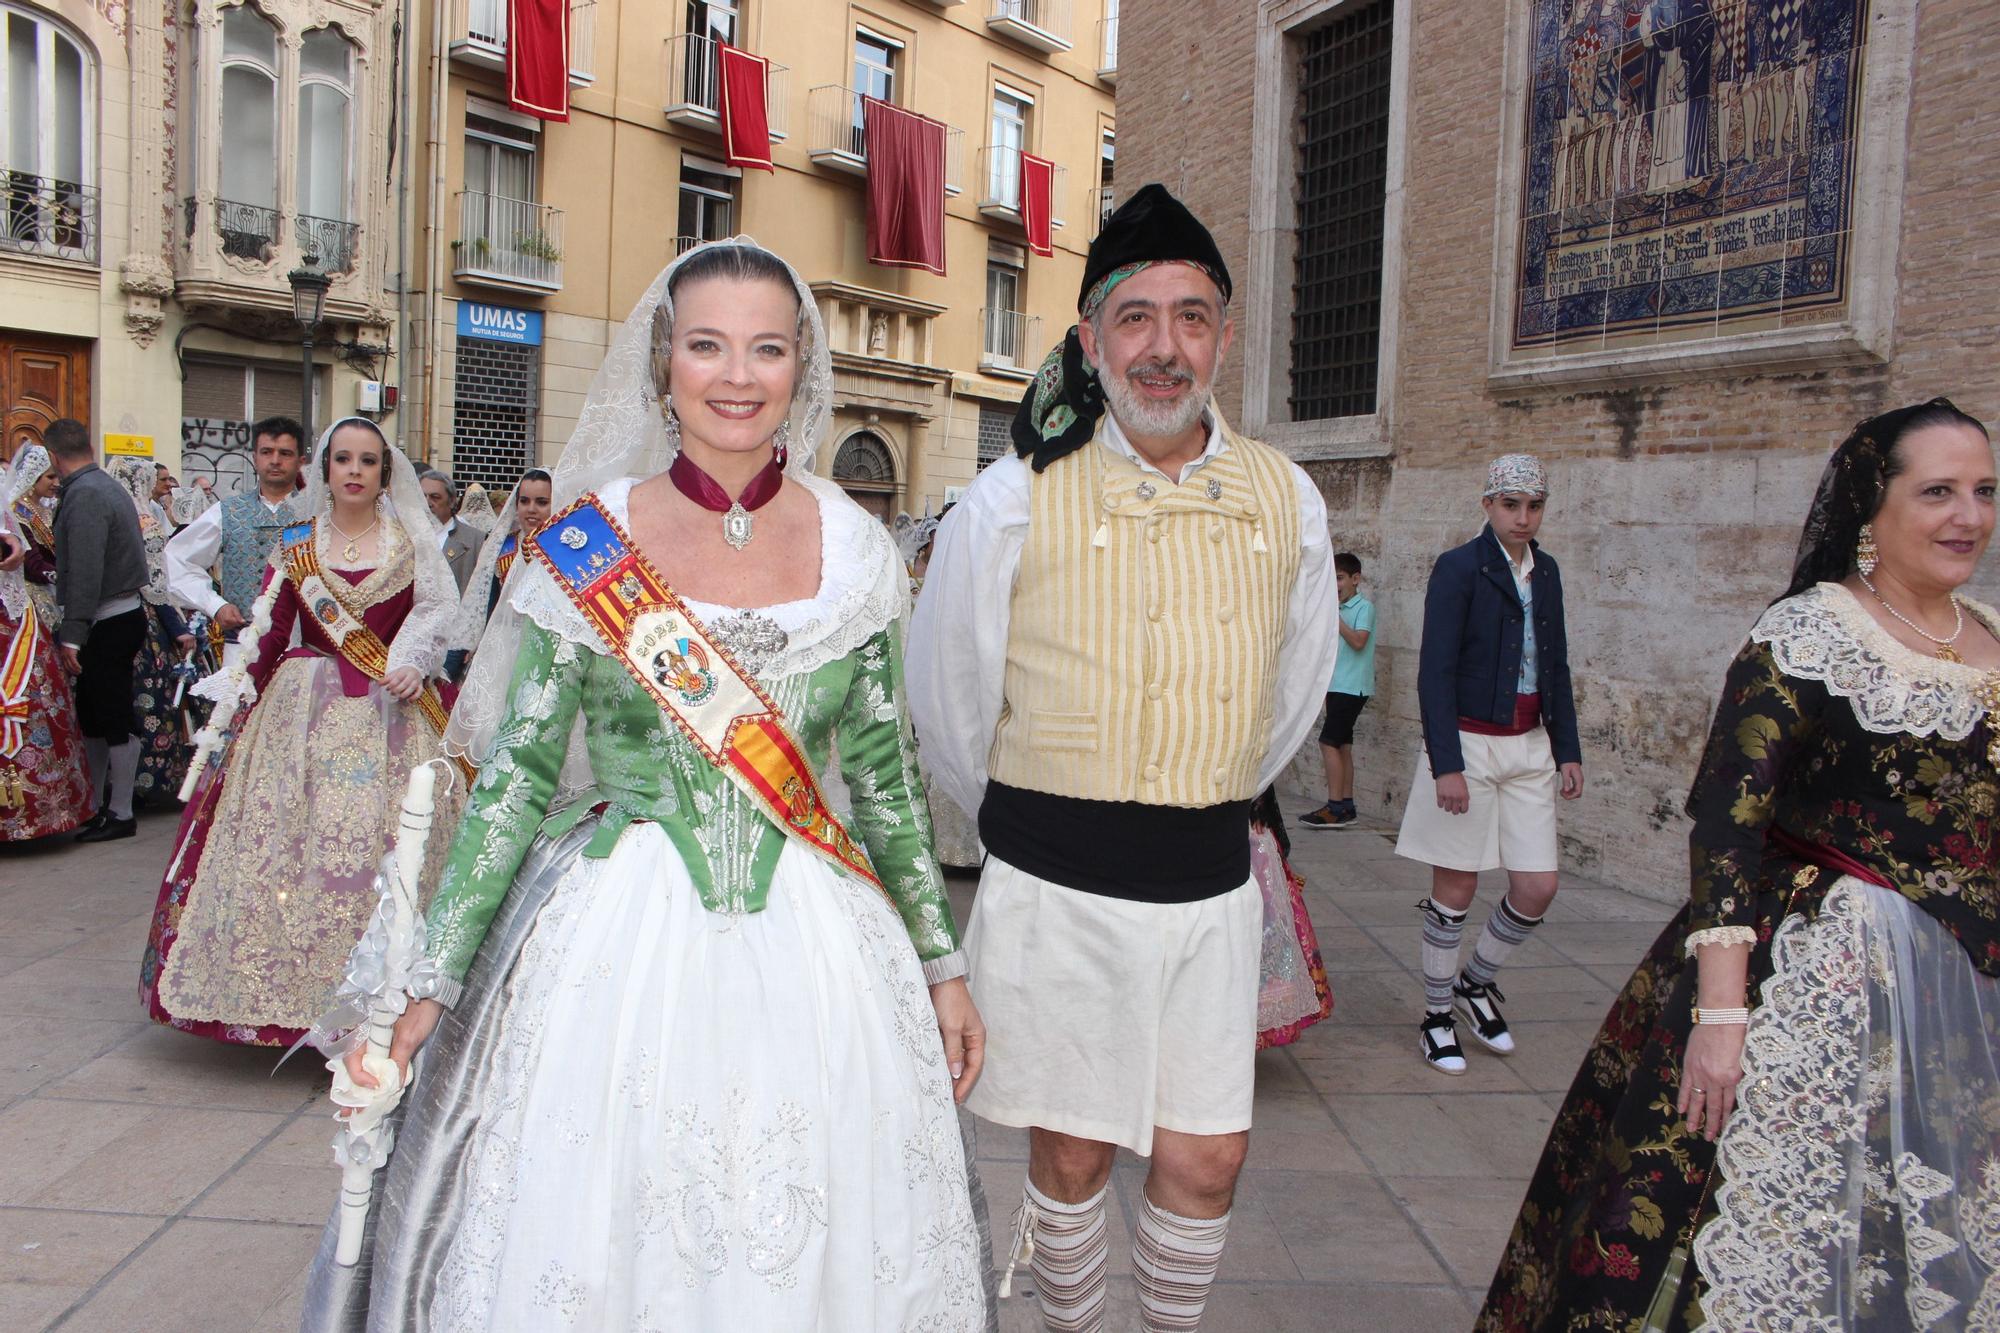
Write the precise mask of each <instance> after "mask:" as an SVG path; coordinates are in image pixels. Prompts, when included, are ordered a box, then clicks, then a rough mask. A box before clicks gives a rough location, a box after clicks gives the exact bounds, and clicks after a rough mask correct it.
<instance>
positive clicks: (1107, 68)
mask: <svg viewBox="0 0 2000 1333" xmlns="http://www.w3.org/2000/svg"><path fill="white" fill-rule="evenodd" d="M1097 77H1098V78H1100V79H1103V80H1104V81H1105V82H1106V83H1109V84H1112V85H1114V86H1116V84H1117V82H1118V16H1117V15H1116V14H1113V15H1112V16H1111V17H1110V18H1105V19H1099V20H1097Z"/></svg>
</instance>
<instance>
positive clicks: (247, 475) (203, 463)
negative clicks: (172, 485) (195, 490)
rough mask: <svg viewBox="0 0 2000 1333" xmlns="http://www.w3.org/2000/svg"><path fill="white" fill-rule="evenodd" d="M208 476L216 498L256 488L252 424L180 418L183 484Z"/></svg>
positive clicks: (187, 484)
mask: <svg viewBox="0 0 2000 1333" xmlns="http://www.w3.org/2000/svg"><path fill="white" fill-rule="evenodd" d="M196 477H206V478H208V480H209V482H210V483H211V484H213V485H214V487H215V492H216V494H217V495H229V494H231V493H233V492H236V491H247V490H251V489H254V488H255V487H256V485H257V468H256V464H255V463H254V461H253V455H252V452H251V448H250V423H249V422H247V421H230V420H228V419H227V418H225V417H182V418H181V484H182V485H184V486H192V485H194V481H195V478H196Z"/></svg>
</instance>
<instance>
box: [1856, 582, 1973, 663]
mask: <svg viewBox="0 0 2000 1333" xmlns="http://www.w3.org/2000/svg"><path fill="white" fill-rule="evenodd" d="M1857 576H1858V577H1859V578H1860V580H1861V586H1862V587H1864V588H1866V589H1868V591H1869V592H1872V593H1874V594H1875V600H1876V601H1878V602H1880V603H1881V604H1882V609H1883V610H1884V611H1887V612H1888V613H1889V614H1890V615H1892V616H1894V617H1896V619H1898V620H1900V621H1902V622H1903V623H1904V624H1905V625H1908V626H1909V627H1910V628H1911V629H1913V630H1915V631H1916V632H1917V633H1919V634H1921V635H1922V636H1923V637H1924V638H1926V639H1928V640H1929V641H1930V642H1932V643H1934V644H1936V645H1937V652H1936V654H1935V656H1936V657H1937V658H1938V660H1939V661H1942V662H1963V661H1964V660H1965V659H1964V658H1963V657H1960V656H1959V655H1958V650H1957V649H1956V648H1954V647H1952V645H1953V644H1954V643H1957V642H1958V636H1959V635H1961V634H1963V633H1965V607H1964V606H1963V605H1961V604H1960V603H1959V600H1958V594H1957V593H1952V594H1951V614H1952V616H1953V619H1954V622H1955V623H1954V624H1953V625H1952V630H1951V637H1950V638H1948V639H1940V638H1939V637H1938V636H1937V635H1935V634H1933V633H1931V632H1930V631H1929V630H1927V629H1925V628H1924V627H1923V626H1922V625H1919V624H1918V623H1917V622H1916V621H1914V620H1912V619H1910V618H1909V617H1908V616H1906V615H1904V614H1903V613H1902V612H1901V611H1898V610H1897V609H1896V608H1895V607H1893V606H1891V605H1889V599H1888V598H1886V597H1884V596H1883V595H1882V594H1881V592H1880V591H1879V590H1878V589H1877V588H1876V587H1875V585H1874V584H1873V583H1870V582H1869V581H1868V576H1867V575H1866V574H1860V573H1859V572H1858V571H1857Z"/></svg>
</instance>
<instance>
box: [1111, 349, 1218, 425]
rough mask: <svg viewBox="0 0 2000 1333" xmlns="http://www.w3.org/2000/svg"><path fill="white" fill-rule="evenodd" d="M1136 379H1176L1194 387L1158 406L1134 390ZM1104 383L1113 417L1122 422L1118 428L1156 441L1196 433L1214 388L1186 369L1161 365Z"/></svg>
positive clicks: (1140, 365)
mask: <svg viewBox="0 0 2000 1333" xmlns="http://www.w3.org/2000/svg"><path fill="white" fill-rule="evenodd" d="M1134 375H1147V376H1153V377H1155V378H1157V377H1159V376H1163V375H1173V376H1176V377H1178V378H1180V379H1181V380H1183V381H1184V382H1186V383H1187V384H1188V385H1189V386H1190V387H1189V389H1188V392H1187V393H1186V394H1185V395H1183V396H1182V397H1180V398H1177V399H1174V400H1172V401H1170V402H1154V401H1153V400H1151V399H1149V398H1146V397H1145V396H1143V395H1142V394H1141V393H1140V392H1139V390H1138V389H1137V388H1135V387H1134V386H1133V384H1132V381H1131V378H1130V377H1131V376H1134ZM1102 383H1103V385H1104V397H1105V400H1106V401H1107V402H1109V403H1110V404H1111V414H1112V415H1113V416H1115V417H1117V418H1118V424H1119V425H1120V426H1122V427H1124V429H1125V430H1126V431H1128V432H1131V433H1135V434H1139V435H1145V436H1149V437H1151V438H1154V439H1161V438H1166V437H1169V436H1174V435H1181V434H1185V433H1186V432H1187V431H1190V430H1192V429H1194V427H1195V424H1196V423H1197V422H1199V421H1200V420H1201V414H1202V413H1203V412H1204V411H1205V410H1207V408H1208V396H1209V390H1210V388H1211V385H1210V384H1209V383H1208V382H1204V381H1202V380H1200V379H1197V378H1196V377H1195V375H1194V372H1193V371H1191V370H1188V369H1187V368H1186V367H1185V366H1180V365H1175V364H1171V363H1162V362H1159V361H1142V362H1139V363H1138V364H1137V365H1134V366H1132V367H1131V368H1130V369H1128V370H1127V371H1126V372H1125V374H1124V375H1106V376H1103V377H1102Z"/></svg>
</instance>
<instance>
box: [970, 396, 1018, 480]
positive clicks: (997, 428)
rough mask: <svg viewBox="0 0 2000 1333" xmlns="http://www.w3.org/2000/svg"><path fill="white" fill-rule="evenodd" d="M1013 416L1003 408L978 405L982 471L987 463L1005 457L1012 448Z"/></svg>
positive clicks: (985, 404)
mask: <svg viewBox="0 0 2000 1333" xmlns="http://www.w3.org/2000/svg"><path fill="white" fill-rule="evenodd" d="M1013 429H1014V414H1013V412H1012V411H1010V410H1008V409H1007V408H1004V407H994V406H992V405H990V404H987V403H981V404H980V405H979V467H980V470H981V471H984V470H985V468H986V465H987V464H988V463H996V462H998V461H999V460H1001V459H1002V458H1005V457H1006V456H1007V451H1008V450H1009V449H1011V448H1013V447H1014V440H1013V435H1012V431H1013Z"/></svg>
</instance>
